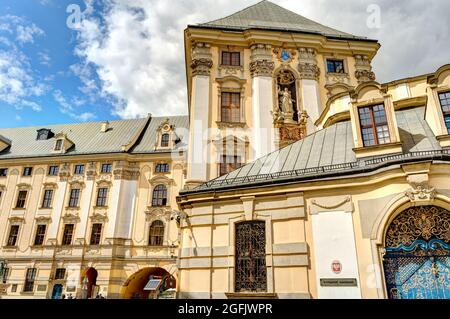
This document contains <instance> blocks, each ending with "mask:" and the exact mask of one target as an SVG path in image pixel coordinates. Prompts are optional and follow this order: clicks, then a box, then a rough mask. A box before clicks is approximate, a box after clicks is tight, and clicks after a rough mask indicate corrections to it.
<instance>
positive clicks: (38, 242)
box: [34, 225, 47, 246]
mask: <svg viewBox="0 0 450 319" xmlns="http://www.w3.org/2000/svg"><path fill="white" fill-rule="evenodd" d="M46 229H47V225H38V226H37V229H36V237H35V238H34V245H35V246H42V245H43V244H44V239H45V231H46Z"/></svg>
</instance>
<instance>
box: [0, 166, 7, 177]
mask: <svg viewBox="0 0 450 319" xmlns="http://www.w3.org/2000/svg"><path fill="white" fill-rule="evenodd" d="M0 177H8V168H0Z"/></svg>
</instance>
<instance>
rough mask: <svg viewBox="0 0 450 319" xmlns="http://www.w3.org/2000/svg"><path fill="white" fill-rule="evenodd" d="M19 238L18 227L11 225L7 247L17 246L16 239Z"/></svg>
mask: <svg viewBox="0 0 450 319" xmlns="http://www.w3.org/2000/svg"><path fill="white" fill-rule="evenodd" d="M18 238H19V225H11V228H10V229H9V236H8V242H7V243H6V245H7V246H11V247H13V246H15V245H16V244H17V239H18Z"/></svg>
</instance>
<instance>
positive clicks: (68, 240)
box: [62, 224, 75, 246]
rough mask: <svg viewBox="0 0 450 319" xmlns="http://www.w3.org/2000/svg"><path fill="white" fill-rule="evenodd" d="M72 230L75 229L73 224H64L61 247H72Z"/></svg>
mask: <svg viewBox="0 0 450 319" xmlns="http://www.w3.org/2000/svg"><path fill="white" fill-rule="evenodd" d="M74 228H75V225H74V224H66V225H65V226H64V232H63V238H62V244H63V246H69V245H72V238H73V230H74Z"/></svg>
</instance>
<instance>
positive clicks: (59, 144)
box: [55, 139, 64, 151]
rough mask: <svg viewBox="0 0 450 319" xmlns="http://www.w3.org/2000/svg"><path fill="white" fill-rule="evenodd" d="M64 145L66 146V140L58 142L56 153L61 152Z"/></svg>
mask: <svg viewBox="0 0 450 319" xmlns="http://www.w3.org/2000/svg"><path fill="white" fill-rule="evenodd" d="M63 144H64V140H61V139H59V140H56V143H55V151H61V150H62V148H63Z"/></svg>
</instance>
